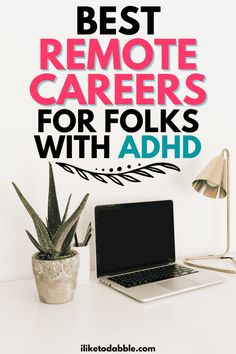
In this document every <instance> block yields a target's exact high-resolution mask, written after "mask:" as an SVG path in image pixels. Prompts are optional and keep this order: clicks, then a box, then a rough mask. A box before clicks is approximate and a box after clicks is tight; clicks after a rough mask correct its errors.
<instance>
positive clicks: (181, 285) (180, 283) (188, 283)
mask: <svg viewBox="0 0 236 354" xmlns="http://www.w3.org/2000/svg"><path fill="white" fill-rule="evenodd" d="M198 284H199V283H198V282H196V281H193V280H189V279H186V278H177V279H171V280H166V281H164V282H163V283H161V284H160V283H157V285H159V286H163V287H164V288H167V289H169V290H172V291H177V290H182V289H186V288H191V287H193V286H196V285H198Z"/></svg>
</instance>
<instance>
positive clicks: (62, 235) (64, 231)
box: [53, 194, 89, 253]
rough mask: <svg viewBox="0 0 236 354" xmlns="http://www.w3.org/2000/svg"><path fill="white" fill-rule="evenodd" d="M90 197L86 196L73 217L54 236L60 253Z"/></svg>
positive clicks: (54, 242) (55, 244) (54, 241)
mask: <svg viewBox="0 0 236 354" xmlns="http://www.w3.org/2000/svg"><path fill="white" fill-rule="evenodd" d="M88 197H89V194H86V195H85V197H84V198H83V200H82V202H81V203H80V205H79V206H78V208H77V209H76V210H75V211H74V213H73V214H72V215H71V217H70V218H69V219H68V220H67V221H66V222H65V223H64V224H63V225H61V227H60V228H59V229H58V230H57V232H56V234H55V235H54V237H53V244H54V246H55V248H56V250H57V251H58V252H59V253H60V252H61V249H62V245H63V243H64V241H65V239H66V238H67V236H68V233H69V231H70V230H71V228H72V227H73V226H74V225H75V223H76V222H78V220H79V217H80V214H81V213H82V211H83V209H84V207H85V205H86V202H87V200H88Z"/></svg>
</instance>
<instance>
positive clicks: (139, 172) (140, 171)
mask: <svg viewBox="0 0 236 354" xmlns="http://www.w3.org/2000/svg"><path fill="white" fill-rule="evenodd" d="M133 173H136V174H137V175H140V176H145V177H151V178H153V177H154V176H152V175H151V174H150V173H148V172H147V171H144V170H137V171H134V172H133Z"/></svg>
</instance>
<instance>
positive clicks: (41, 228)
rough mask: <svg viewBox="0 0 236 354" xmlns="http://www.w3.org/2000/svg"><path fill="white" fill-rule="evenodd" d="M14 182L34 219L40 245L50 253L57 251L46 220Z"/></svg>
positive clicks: (17, 191)
mask: <svg viewBox="0 0 236 354" xmlns="http://www.w3.org/2000/svg"><path fill="white" fill-rule="evenodd" d="M12 184H13V187H14V188H15V190H16V193H17V194H18V196H19V198H20V200H21V202H22V203H23V205H24V207H25V208H26V210H27V211H28V213H29V215H30V216H31V218H32V220H33V223H34V226H35V229H36V232H37V236H38V240H39V244H40V246H41V247H43V248H44V249H45V250H46V252H48V253H57V251H56V249H55V247H54V245H53V243H52V241H51V239H50V236H49V234H48V231H47V228H46V226H45V225H44V222H43V221H42V220H41V219H40V217H39V216H38V214H37V213H36V212H35V210H34V209H33V208H32V207H31V205H30V204H29V203H28V201H27V200H26V199H25V197H24V196H23V194H22V193H21V191H20V190H19V188H18V187H17V185H16V184H15V183H12Z"/></svg>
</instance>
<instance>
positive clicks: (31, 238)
mask: <svg viewBox="0 0 236 354" xmlns="http://www.w3.org/2000/svg"><path fill="white" fill-rule="evenodd" d="M25 231H26V233H27V235H28V236H29V239H30V241H31V242H32V243H33V245H34V246H35V247H36V248H37V249H38V250H39V251H40V252H42V253H47V251H46V250H45V249H44V248H43V247H42V246H40V244H39V243H38V242H37V241H36V240H35V238H34V237H33V236H32V235H31V233H30V232H29V231H28V230H25Z"/></svg>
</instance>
